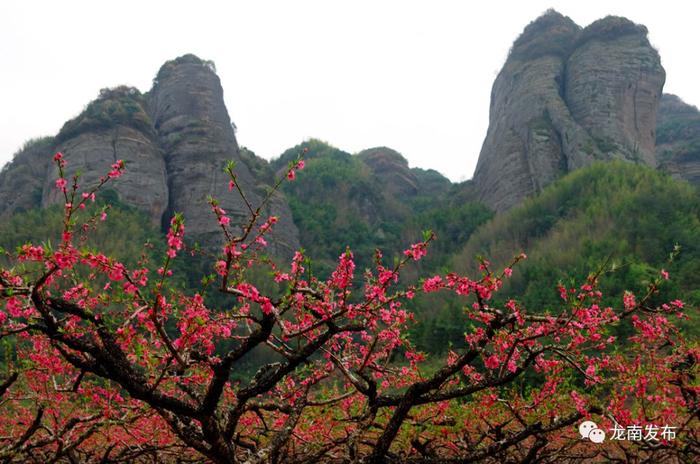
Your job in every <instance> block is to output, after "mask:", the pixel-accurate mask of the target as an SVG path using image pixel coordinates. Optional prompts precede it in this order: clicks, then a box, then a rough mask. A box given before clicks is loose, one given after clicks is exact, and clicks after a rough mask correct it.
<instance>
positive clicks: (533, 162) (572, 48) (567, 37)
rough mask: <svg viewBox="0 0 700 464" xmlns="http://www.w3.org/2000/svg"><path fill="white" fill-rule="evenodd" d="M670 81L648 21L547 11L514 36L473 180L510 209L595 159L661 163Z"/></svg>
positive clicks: (482, 195) (485, 196) (484, 196)
mask: <svg viewBox="0 0 700 464" xmlns="http://www.w3.org/2000/svg"><path fill="white" fill-rule="evenodd" d="M664 81H665V71H664V69H663V67H662V66H661V61H660V58H659V54H658V53H657V51H656V50H655V49H654V48H652V46H651V45H650V44H649V41H648V39H647V29H646V28H645V27H644V26H641V25H637V24H634V23H632V22H631V21H629V20H627V19H625V18H619V17H614V16H609V17H606V18H604V19H601V20H598V21H596V22H594V23H592V24H591V25H589V26H588V27H586V28H585V29H581V28H580V27H579V26H578V25H577V24H575V23H574V22H573V21H572V20H571V19H570V18H568V17H566V16H563V15H561V14H559V13H557V12H556V11H553V10H550V11H548V12H547V13H545V14H544V15H543V16H541V17H540V18H538V19H536V20H535V21H533V22H532V23H530V24H529V25H528V26H527V27H526V28H525V30H524V31H523V33H522V34H521V35H520V37H518V39H517V40H516V41H515V43H514V44H513V47H512V49H511V51H510V54H509V56H508V59H507V60H506V63H505V64H504V65H503V69H502V70H501V72H500V73H499V74H498V77H497V78H496V81H495V82H494V84H493V89H492V91H491V106H490V116H489V128H488V132H487V135H486V139H485V140H484V144H483V147H482V149H481V153H480V154H479V160H478V163H477V167H476V171H475V172H474V183H475V186H476V190H477V192H478V198H479V200H480V201H483V202H484V203H485V204H487V205H488V206H490V207H491V208H493V209H495V210H497V211H503V210H506V209H508V208H510V207H512V206H514V205H516V204H518V203H520V202H521V201H522V200H523V198H525V197H528V196H530V195H532V194H535V193H537V192H540V191H542V189H543V188H544V187H545V186H546V185H547V184H549V183H550V182H552V181H553V180H554V179H556V178H558V177H560V176H561V175H563V174H564V173H566V172H569V171H572V170H575V169H578V168H581V167H583V166H587V165H589V164H591V163H592V162H593V161H596V160H607V159H625V160H629V161H634V162H640V163H644V164H647V165H649V166H655V165H656V154H655V142H654V140H655V134H656V114H657V109H658V106H659V99H660V97H661V92H662V88H663V84H664Z"/></svg>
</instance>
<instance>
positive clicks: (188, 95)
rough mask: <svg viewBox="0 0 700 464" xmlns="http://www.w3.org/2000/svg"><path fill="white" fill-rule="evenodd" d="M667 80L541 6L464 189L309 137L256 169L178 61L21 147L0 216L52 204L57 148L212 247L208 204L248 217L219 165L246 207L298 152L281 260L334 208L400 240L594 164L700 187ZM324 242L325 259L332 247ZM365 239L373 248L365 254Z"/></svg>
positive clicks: (684, 121)
mask: <svg viewBox="0 0 700 464" xmlns="http://www.w3.org/2000/svg"><path fill="white" fill-rule="evenodd" d="M664 79H665V71H664V70H663V67H662V66H661V62H660V58H659V55H658V53H657V52H656V50H654V49H653V48H652V47H651V45H650V44H649V41H648V39H647V30H646V28H645V27H644V26H640V25H637V24H634V23H632V22H631V21H628V20H626V19H624V18H617V17H607V18H604V19H602V20H599V21H596V22H594V23H592V24H591V25H589V26H588V27H586V28H581V27H579V26H578V25H576V24H575V23H574V22H573V21H572V20H571V19H569V18H567V17H565V16H563V15H561V14H559V13H556V12H554V11H548V12H547V13H545V14H544V15H543V16H541V17H540V18H538V19H537V20H535V21H533V22H532V23H531V24H529V25H528V26H527V27H526V28H525V30H524V31H523V33H522V34H521V36H520V37H519V38H518V39H517V40H516V41H515V43H514V44H513V47H512V50H511V52H510V54H509V57H508V60H507V61H506V63H505V65H504V66H503V69H502V70H501V72H500V73H499V75H498V77H497V78H496V80H495V82H494V85H493V89H492V95H491V109H490V124H489V129H488V133H487V135H486V138H485V140H484V144H483V148H482V150H481V153H480V156H479V162H478V165H477V168H476V171H475V174H474V178H473V180H470V181H467V182H464V183H461V184H451V183H450V181H449V180H448V179H446V178H445V177H444V176H442V175H441V174H439V173H437V172H436V171H433V170H422V169H417V168H410V167H409V165H408V162H407V161H406V159H405V158H404V157H403V156H402V155H401V154H400V153H398V152H396V151H394V150H392V149H390V148H387V147H375V148H371V149H367V150H364V151H362V152H360V153H357V154H355V155H350V154H349V153H346V152H343V151H342V150H339V149H336V148H334V147H331V146H329V145H328V144H325V143H323V142H319V141H316V140H310V141H307V142H305V143H304V144H302V145H300V146H297V147H294V148H292V149H290V150H288V151H287V152H285V153H283V154H282V155H281V156H280V157H279V158H277V159H273V160H271V161H266V160H263V159H262V158H259V157H257V156H255V154H254V153H253V152H251V151H249V150H247V149H245V148H242V147H239V146H238V143H237V140H236V135H235V130H234V127H235V126H233V125H232V122H231V120H230V118H229V115H228V112H227V109H226V106H225V104H224V100H223V89H222V87H221V83H220V80H219V78H218V76H217V75H216V72H215V69H214V66H213V63H211V62H208V61H205V60H201V59H200V58H197V57H196V56H194V55H184V56H182V57H179V58H176V59H174V60H171V61H168V62H167V63H165V64H164V65H163V66H162V67H161V68H160V70H159V72H158V74H157V76H156V78H155V79H154V83H153V87H152V88H151V89H150V90H149V91H148V92H147V93H143V94H142V93H141V92H140V91H138V90H137V89H134V88H130V87H117V88H114V89H104V90H103V91H102V92H101V93H100V95H99V97H98V98H97V99H96V100H94V101H93V102H91V103H89V104H88V105H87V106H86V108H85V110H84V111H83V112H82V113H81V114H80V115H78V116H77V117H76V118H74V119H72V120H70V121H68V122H66V124H65V125H64V126H63V128H62V129H61V131H60V132H59V134H58V135H57V136H56V137H47V138H43V139H40V140H35V141H32V142H31V143H27V144H26V145H25V147H24V148H23V149H22V150H20V152H18V153H17V154H16V155H15V158H14V159H13V161H12V162H11V163H9V164H8V165H6V166H5V167H4V168H3V169H2V171H0V218H2V217H7V216H8V215H10V214H12V213H14V212H18V211H23V210H28V209H32V208H37V207H42V206H43V207H45V206H48V205H51V204H55V203H60V202H61V201H62V200H61V198H59V195H58V192H57V190H56V189H55V186H54V183H53V182H54V180H55V178H56V176H57V172H56V169H55V167H54V166H53V165H52V164H51V163H50V155H51V154H52V153H53V152H55V151H58V150H60V151H63V152H64V153H65V155H66V157H67V159H68V161H69V171H68V175H71V174H72V173H74V172H76V171H80V172H81V173H82V183H83V184H88V185H89V184H91V183H95V182H97V181H98V178H99V176H100V175H103V174H104V173H105V172H106V171H107V170H108V167H109V166H110V165H111V164H112V163H113V162H114V161H116V160H117V159H123V160H125V161H126V163H127V171H126V173H125V175H124V176H123V178H122V179H120V180H119V182H117V183H115V184H114V186H113V189H114V191H115V192H116V194H117V195H118V197H119V199H120V201H121V202H123V203H125V204H127V205H130V206H133V207H136V208H138V209H139V210H141V211H143V212H144V213H145V214H147V215H148V217H149V218H150V220H151V222H152V223H153V224H154V225H158V226H160V227H161V228H165V227H167V221H168V220H169V218H170V217H171V215H172V213H173V212H175V211H178V212H182V213H184V215H185V218H186V221H187V230H188V235H189V236H190V237H192V238H194V239H196V240H197V241H199V242H200V243H203V244H205V245H207V244H208V245H216V244H218V240H219V237H220V233H219V230H218V227H219V226H218V224H217V223H216V221H215V220H214V218H213V216H212V214H211V213H210V211H209V207H208V205H207V203H206V199H207V197H208V196H209V195H211V196H213V197H215V198H217V199H219V200H220V201H221V206H222V208H224V209H225V210H226V211H227V213H228V214H229V215H230V216H231V217H232V219H233V220H234V222H236V221H238V222H240V221H241V220H242V218H243V217H244V216H246V213H247V207H246V206H245V204H244V203H243V201H242V200H241V199H240V198H238V197H237V196H236V195H234V194H232V193H231V192H228V190H227V187H226V185H227V179H226V178H225V174H224V173H223V167H224V165H225V164H226V162H227V161H229V160H233V161H235V162H236V172H237V175H238V176H239V179H238V180H239V183H240V185H241V186H242V187H243V189H244V190H245V192H246V194H247V195H248V198H249V200H250V201H251V203H253V204H256V203H257V202H259V201H260V199H261V198H262V197H263V195H265V193H266V192H267V189H269V188H270V185H272V184H273V183H274V178H275V176H276V175H280V173H283V172H284V169H285V167H286V166H287V163H288V162H289V161H291V160H292V159H295V158H296V156H297V155H298V153H299V150H300V149H301V148H302V147H303V148H305V149H306V150H307V151H308V153H307V155H306V156H307V165H308V166H309V167H313V166H314V164H315V163H318V166H317V167H316V168H314V169H309V172H310V173H315V174H314V175H317V176H320V177H319V179H316V180H313V179H310V178H309V177H308V176H307V177H306V178H305V180H304V181H303V182H297V184H298V185H295V186H294V187H293V188H289V189H285V190H284V191H283V192H279V193H278V194H277V195H275V196H274V197H273V200H272V202H271V204H270V205H269V208H268V211H267V212H266V213H267V214H275V215H277V216H278V217H279V218H280V223H279V224H278V226H277V227H276V233H275V235H274V236H273V237H272V239H273V240H271V249H272V251H273V253H274V254H276V255H278V256H288V255H289V253H291V252H292V250H294V249H296V248H298V247H299V246H300V245H304V246H307V247H308V246H309V243H308V237H312V236H313V237H316V236H318V237H320V235H319V234H320V232H319V233H318V234H315V235H314V233H311V232H310V231H311V229H309V227H311V226H314V227H316V226H321V225H323V224H321V223H320V222H319V221H322V220H325V219H324V218H325V217H326V216H328V215H329V214H330V212H331V211H332V212H333V214H335V216H334V219H333V221H334V223H335V227H336V228H337V230H338V231H344V232H343V233H346V234H347V236H348V237H356V236H360V235H362V234H365V235H368V236H370V237H375V238H376V240H379V242H381V243H384V242H386V243H394V242H397V241H401V240H404V239H405V238H404V237H401V232H400V230H401V227H405V226H406V221H409V218H410V217H411V216H412V215H413V216H415V215H421V214H424V213H425V215H426V216H425V219H426V220H429V219H430V220H432V219H434V218H435V217H438V216H439V217H440V218H441V220H442V221H443V222H449V221H446V218H448V215H447V213H446V211H440V212H439V213H438V210H440V209H442V210H446V209H450V208H452V209H455V210H456V209H457V208H458V206H460V205H467V204H469V203H471V202H475V201H479V202H481V203H483V204H485V205H487V206H488V207H489V208H490V209H492V210H495V211H503V210H506V209H508V208H510V207H512V206H514V205H516V204H518V203H520V202H521V201H522V200H523V199H524V198H525V197H528V196H531V195H533V194H535V193H537V192H539V191H541V190H542V189H543V188H544V187H545V186H547V185H548V184H549V183H551V182H552V181H554V180H555V179H557V178H558V177H560V176H562V175H563V174H565V173H567V172H569V171H573V170H575V169H578V168H580V167H583V166H586V165H588V164H591V163H592V162H594V161H597V160H607V159H622V160H626V161H630V162H636V163H642V164H646V165H649V166H654V167H658V168H660V169H663V170H665V171H667V172H669V173H671V174H672V175H674V176H675V177H679V178H683V179H687V180H689V181H691V182H693V183H696V184H698V183H700V113H698V110H697V109H696V108H695V107H693V106H690V105H687V104H685V103H683V102H682V100H680V99H679V98H678V97H676V96H672V95H662V93H661V92H662V88H663V83H664ZM309 149H310V150H309ZM302 180H303V179H302ZM316 197H322V198H318V201H316ZM310 199H314V201H311V202H310ZM316 203H318V204H316ZM309 204H316V206H315V207H314V208H315V209H314V212H313V214H311V213H309V212H308V211H306V209H304V208H306V207H307V206H308V205H309ZM304 205H306V206H304ZM307 209H308V208H307ZM304 211H306V213H304ZM431 211H432V212H431ZM467 211H469V210H468V208H467V209H465V210H464V214H465V215H466V214H467ZM303 214H307V215H308V214H311V216H310V217H312V219H313V221H311V222H309V221H307V220H304V218H301V217H300V216H299V215H303ZM435 214H438V216H434V215H435ZM316 216H318V217H316ZM345 216H353V217H354V218H356V220H350V219H348V218H347V217H345ZM326 219H327V218H326ZM316 222H318V224H316ZM414 225H415V226H416V227H417V226H418V225H417V224H414ZM428 225H429V224H428ZM319 230H321V229H319ZM300 233H301V234H305V236H306V237H307V240H300ZM339 233H340V232H339ZM455 235H458V234H455ZM318 239H319V240H320V238H318ZM314 240H315V239H314ZM348 240H350V239H348ZM305 242H307V243H305ZM346 244H348V243H346ZM346 244H341V245H340V246H341V247H342V246H345V245H346ZM327 245H328V248H329V249H331V248H332V250H333V251H332V253H335V247H336V246H335V245H332V246H331V244H327ZM366 245H367V247H368V251H367V253H368V254H371V246H373V244H369V243H368V244H366ZM454 245H455V246H458V245H459V244H454ZM329 253H330V252H329ZM333 258H334V256H331V259H333Z"/></svg>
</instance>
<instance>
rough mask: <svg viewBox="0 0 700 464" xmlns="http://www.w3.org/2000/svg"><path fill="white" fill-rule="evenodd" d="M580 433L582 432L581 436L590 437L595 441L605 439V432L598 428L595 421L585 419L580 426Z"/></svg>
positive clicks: (599, 441) (601, 441)
mask: <svg viewBox="0 0 700 464" xmlns="http://www.w3.org/2000/svg"><path fill="white" fill-rule="evenodd" d="M578 433H580V434H581V438H583V439H584V440H585V439H589V440H591V441H592V442H593V443H603V441H605V432H603V431H602V430H601V429H599V428H598V426H597V425H596V423H595V422H593V421H585V422H582V423H581V425H579V426H578Z"/></svg>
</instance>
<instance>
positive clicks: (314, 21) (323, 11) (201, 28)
mask: <svg viewBox="0 0 700 464" xmlns="http://www.w3.org/2000/svg"><path fill="white" fill-rule="evenodd" d="M549 7H554V8H556V9H557V10H558V11H559V12H560V13H563V14H565V15H567V16H570V17H571V18H572V19H573V20H574V21H576V22H577V23H578V24H579V25H581V26H585V25H587V24H589V23H590V22H592V21H594V20H596V19H598V18H600V17H603V16H605V15H608V14H616V15H621V16H626V17H628V18H629V19H631V20H633V21H635V22H638V23H642V24H645V25H646V26H647V27H648V28H649V32H650V34H649V36H650V40H651V42H652V44H653V45H654V46H655V47H657V48H658V49H659V51H660V53H661V58H662V63H663V65H664V67H665V68H666V73H667V80H666V86H665V91H666V92H670V93H675V94H678V95H679V96H680V97H681V98H683V99H684V100H685V101H686V102H688V103H691V104H695V105H698V104H700V85H698V76H699V75H700V59H698V56H697V50H698V45H700V41H699V40H698V35H697V34H698V29H697V28H698V27H699V26H698V24H699V22H700V15H698V13H699V12H700V2H694V1H672V0H667V1H663V2H660V1H658V0H655V1H649V2H646V1H640V0H637V1H612V0H608V1H590V0H589V1H587V2H582V1H553V0H549V1H527V2H526V1H510V2H506V1H497V0H490V1H479V2H478V4H477V2H467V1H428V0H425V1H422V2H417V1H415V2H414V1H406V0H404V1H379V0H375V1H360V0H354V1H346V2H336V1H329V0H326V1H305V0H297V1H241V2H238V1H235V2H234V1H227V2H224V1H221V2H214V1H204V0H198V1H193V0H188V1H184V2H181V1H174V0H171V1H167V2H155V1H150V2H149V1H146V0H141V1H131V0H121V1H116V2H115V1H110V2H108V1H85V2H79V1H43V2H42V1H35V0H32V1H19V0H17V1H15V0H2V1H1V3H0V63H1V66H2V68H0V104H1V105H2V106H1V110H0V165H1V164H4V163H5V162H7V161H9V160H10V159H11V157H12V154H13V153H14V152H15V151H16V150H17V149H18V148H19V147H20V146H21V145H22V143H23V142H24V141H26V140H27V139H29V138H32V137H36V136H41V135H53V134H55V133H56V132H57V131H58V130H59V129H60V127H61V125H62V124H63V123H64V122H65V121H66V120H68V119H69V118H71V117H73V116H75V115H76V114H78V113H79V112H80V111H81V110H82V109H83V107H84V106H85V105H86V104H87V103H88V102H89V101H90V100H92V99H93V98H95V97H96V96H97V93H98V92H99V89H100V88H103V87H112V86H116V85H120V84H127V85H133V86H136V87H138V88H139V89H141V90H142V91H147V90H148V89H149V88H150V86H151V80H152V79H153V77H154V76H155V74H156V72H157V71H158V68H159V67H160V65H161V64H162V63H163V62H165V61H166V60H169V59H172V58H175V57H176V56H180V55H183V54H185V53H195V54H196V55H198V56H200V57H201V58H203V59H211V60H213V61H214V62H215V63H216V66H217V70H218V74H219V76H220V77H221V80H222V85H223V87H224V94H225V100H226V105H227V107H228V110H229V113H230V115H231V118H232V119H233V121H235V123H236V125H237V126H238V134H237V135H238V139H239V143H240V144H241V145H244V146H247V147H248V148H250V149H252V150H253V151H255V152H256V153H257V154H258V155H259V156H262V157H265V158H268V159H269V158H272V157H276V156H278V155H279V154H281V153H282V152H283V151H284V150H285V149H287V148H289V147H291V146H294V145H296V144H297V143H299V142H301V141H302V140H304V139H307V138H310V137H316V138H320V139H322V140H325V141H327V142H329V143H331V144H333V145H335V146H337V147H339V148H341V149H344V150H346V151H349V152H357V151H359V150H362V149H364V148H369V147H373V146H378V145H386V146H389V147H392V148H394V149H395V150H398V151H399V152H401V153H402V154H403V155H404V156H405V157H406V158H407V159H408V160H409V163H410V165H411V166H418V167H423V168H433V169H437V170H438V171H440V172H441V173H443V174H445V175H446V176H448V177H449V178H450V179H452V180H453V181H457V180H464V179H468V178H470V177H471V176H472V173H473V171H474V167H475V166H476V160H477V157H478V155H479V150H480V148H481V143H482V141H483V139H484V136H485V135H486V128H487V125H488V107H489V96H490V92H491V84H492V83H493V80H494V78H495V77H496V74H497V73H498V71H499V69H500V67H501V66H502V64H503V62H504V61H505V58H506V55H507V53H508V49H509V48H510V45H511V44H512V42H513V40H515V38H516V37H517V36H518V34H519V33H520V32H521V31H522V29H523V28H524V27H525V25H526V24H528V23H529V22H530V21H532V20H533V19H535V18H536V17H537V16H539V15H540V14H541V13H542V12H543V11H544V10H546V9H547V8H549Z"/></svg>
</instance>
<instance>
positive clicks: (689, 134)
mask: <svg viewBox="0 0 700 464" xmlns="http://www.w3.org/2000/svg"><path fill="white" fill-rule="evenodd" d="M656 153H657V156H658V160H659V167H660V168H661V169H663V170H666V171H668V172H669V173H671V175H673V176H674V177H677V178H680V179H685V180H687V181H689V182H691V183H693V184H695V185H700V111H698V109H697V108H696V107H694V106H692V105H688V104H687V103H684V102H683V100H681V99H680V98H678V97H677V96H675V95H668V94H664V95H663V96H662V97H661V105H660V106H659V114H658V126H657V130H656Z"/></svg>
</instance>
